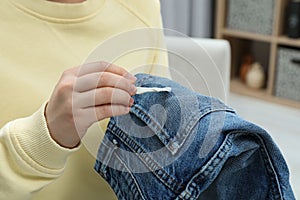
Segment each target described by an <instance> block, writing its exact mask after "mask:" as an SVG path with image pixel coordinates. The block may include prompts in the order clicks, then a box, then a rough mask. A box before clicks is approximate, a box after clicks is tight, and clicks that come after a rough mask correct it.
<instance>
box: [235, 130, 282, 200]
mask: <svg viewBox="0 0 300 200" xmlns="http://www.w3.org/2000/svg"><path fill="white" fill-rule="evenodd" d="M236 133H237V134H238V135H249V136H251V137H252V138H253V139H254V140H255V141H256V142H257V143H258V144H259V150H260V153H261V155H262V157H263V161H264V164H265V167H266V169H267V173H268V175H269V179H271V180H269V185H270V186H271V188H272V189H271V191H272V195H273V196H274V197H275V198H276V199H279V200H283V195H282V192H281V188H280V186H279V185H280V184H279V180H278V176H277V173H276V170H275V168H274V166H273V163H272V160H271V159H270V156H269V153H268V150H267V149H266V147H265V144H264V141H263V139H262V138H261V137H260V136H259V135H258V134H256V133H251V134H250V133H249V132H247V131H238V132H237V131H234V132H231V134H236ZM274 179H275V182H276V184H274ZM278 193H279V194H278Z"/></svg>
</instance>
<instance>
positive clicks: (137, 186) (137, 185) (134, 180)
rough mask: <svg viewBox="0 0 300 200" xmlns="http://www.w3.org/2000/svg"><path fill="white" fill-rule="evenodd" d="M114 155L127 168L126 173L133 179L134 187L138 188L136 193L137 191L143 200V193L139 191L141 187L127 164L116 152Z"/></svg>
mask: <svg viewBox="0 0 300 200" xmlns="http://www.w3.org/2000/svg"><path fill="white" fill-rule="evenodd" d="M115 156H116V158H117V159H118V160H119V161H120V162H121V163H122V164H123V166H124V167H125V168H126V169H127V170H128V173H129V174H130V176H131V178H132V180H133V182H134V184H135V186H136V188H137V190H138V193H139V195H140V197H141V198H142V199H143V200H145V197H144V195H143V193H142V191H141V188H140V187H139V184H138V183H137V181H136V179H135V177H134V176H133V174H132V172H131V170H130V169H129V168H128V166H127V165H126V163H124V161H123V160H122V159H121V158H120V156H119V155H117V153H115Z"/></svg>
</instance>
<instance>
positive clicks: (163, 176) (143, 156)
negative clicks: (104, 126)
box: [109, 124, 183, 193]
mask: <svg viewBox="0 0 300 200" xmlns="http://www.w3.org/2000/svg"><path fill="white" fill-rule="evenodd" d="M109 128H110V131H111V132H112V133H113V134H114V135H115V136H116V137H118V138H119V139H120V140H121V141H122V142H123V143H124V144H126V145H127V147H128V148H130V149H131V150H132V151H133V152H135V153H136V155H137V156H138V157H139V158H140V160H141V161H142V162H143V163H144V164H145V165H146V167H148V168H149V169H150V170H151V172H152V173H153V174H154V175H155V176H156V177H157V178H158V179H159V180H160V181H161V182H162V183H164V185H166V186H167V187H168V188H170V189H171V190H172V191H173V192H175V193H179V190H180V189H182V188H183V187H182V186H181V185H180V184H179V183H178V182H177V181H176V180H175V178H173V177H172V176H171V175H170V174H168V173H167V172H166V171H165V170H164V169H163V167H161V166H160V165H159V164H158V163H157V162H156V161H155V160H154V159H152V158H151V157H150V156H149V155H148V154H147V153H146V151H145V150H144V149H143V148H142V147H141V146H140V145H138V144H137V143H136V142H135V141H134V140H132V139H131V138H129V137H127V135H126V134H125V133H124V132H123V130H121V129H120V128H119V127H117V126H116V125H114V124H111V126H110V127H109ZM130 143H132V144H134V146H135V147H134V146H133V145H130ZM155 171H157V172H155Z"/></svg>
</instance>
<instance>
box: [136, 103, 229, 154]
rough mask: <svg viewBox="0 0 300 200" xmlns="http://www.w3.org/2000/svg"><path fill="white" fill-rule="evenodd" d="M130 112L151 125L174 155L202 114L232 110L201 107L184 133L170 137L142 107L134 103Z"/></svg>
mask: <svg viewBox="0 0 300 200" xmlns="http://www.w3.org/2000/svg"><path fill="white" fill-rule="evenodd" d="M131 112H132V113H133V114H135V115H137V116H138V117H140V118H141V119H142V121H144V122H145V123H146V124H147V125H148V124H149V125H151V126H150V128H151V129H152V131H154V133H155V134H156V135H157V136H158V137H159V139H160V140H161V141H162V142H163V144H164V145H166V147H167V148H168V150H169V151H170V152H171V153H172V155H175V154H176V153H177V152H178V150H179V149H180V148H181V147H182V146H183V145H184V143H185V141H186V139H187V137H188V136H189V135H190V132H191V131H192V129H193V128H194V127H195V125H196V124H197V123H198V122H199V121H200V120H201V119H202V118H203V117H204V116H206V115H208V114H210V113H212V112H234V111H233V110H231V109H230V108H211V107H206V108H203V109H202V110H201V111H199V112H197V113H196V114H195V115H194V116H191V117H190V120H189V123H188V124H187V125H186V127H185V128H186V129H187V130H186V132H185V133H186V134H183V135H180V136H178V137H176V136H174V137H173V138H171V137H170V136H169V135H168V133H167V131H166V130H165V129H164V128H163V127H161V125H160V124H159V123H157V122H156V120H154V119H153V117H152V116H151V115H149V114H148V113H147V111H145V110H144V109H143V107H141V106H139V105H137V104H135V105H134V106H133V107H132V109H131ZM158 132H159V133H158ZM160 133H162V134H160ZM176 142H179V144H178V147H177V148H174V147H173V144H174V143H176Z"/></svg>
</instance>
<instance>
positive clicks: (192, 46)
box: [166, 36, 230, 102]
mask: <svg viewBox="0 0 300 200" xmlns="http://www.w3.org/2000/svg"><path fill="white" fill-rule="evenodd" d="M166 43H167V49H168V54H169V64H170V70H171V76H172V78H173V79H174V80H175V81H177V82H179V83H181V84H182V85H185V86H186V87H189V88H191V89H193V90H194V91H196V92H199V93H202V94H205V95H209V96H213V97H217V98H219V99H221V100H222V101H224V102H227V98H228V93H229V84H230V83H229V81H230V80H229V79H230V45H229V43H228V42H227V41H225V40H218V39H200V38H184V37H173V36H172V37H171V36H167V37H166Z"/></svg>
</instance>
